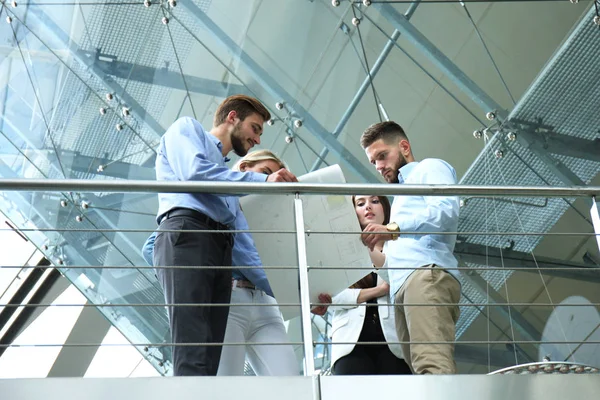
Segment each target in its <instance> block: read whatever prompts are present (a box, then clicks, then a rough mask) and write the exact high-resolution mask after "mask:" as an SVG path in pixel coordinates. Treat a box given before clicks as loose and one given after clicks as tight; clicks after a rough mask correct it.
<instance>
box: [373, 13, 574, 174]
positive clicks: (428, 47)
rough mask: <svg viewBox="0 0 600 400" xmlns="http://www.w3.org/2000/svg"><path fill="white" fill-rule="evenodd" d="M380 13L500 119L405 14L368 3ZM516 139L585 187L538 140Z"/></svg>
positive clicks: (522, 135) (524, 135)
mask: <svg viewBox="0 0 600 400" xmlns="http://www.w3.org/2000/svg"><path fill="white" fill-rule="evenodd" d="M372 7H373V8H375V9H377V10H378V11H379V12H380V13H381V15H382V16H384V17H385V18H386V19H387V20H388V21H389V22H390V23H391V24H392V25H393V26H394V28H396V29H397V30H398V31H400V32H401V33H402V34H403V35H404V37H405V38H406V39H408V40H409V41H410V42H411V43H412V44H413V45H414V46H415V47H416V48H417V49H419V50H420V51H421V52H422V53H423V54H424V55H425V56H427V57H428V58H429V59H430V61H432V62H433V63H434V64H435V65H436V66H437V67H438V68H439V69H440V70H441V71H442V72H444V74H445V75H446V76H447V77H448V78H450V79H451V80H452V81H453V82H454V83H455V84H456V85H457V86H458V87H459V88H460V90H461V91H463V92H464V93H465V94H467V95H468V96H469V98H470V99H471V100H472V101H474V102H475V103H476V104H477V105H478V106H479V107H480V108H481V109H482V110H483V111H484V112H486V113H488V112H494V113H495V114H496V118H497V119H498V120H500V121H504V120H505V119H506V118H507V117H508V113H507V112H506V110H504V109H503V108H502V107H501V106H500V105H499V104H498V103H496V102H495V101H494V100H493V99H492V98H491V97H490V96H488V94H487V93H485V92H484V91H483V90H482V89H481V88H480V87H479V86H477V84H476V83H475V82H473V81H472V80H471V79H470V78H469V77H468V76H467V75H466V74H465V73H464V72H463V71H462V70H461V69H460V68H458V67H457V66H456V64H454V63H453V62H452V61H451V60H450V59H449V58H448V57H446V56H445V55H444V54H443V53H442V52H441V51H440V50H439V49H438V48H437V47H436V46H435V45H434V44H433V43H431V42H430V41H429V39H427V38H426V37H425V35H423V34H422V33H421V32H420V31H419V30H417V29H416V28H415V27H414V26H413V25H412V24H411V23H410V22H409V21H408V20H407V19H406V17H405V16H403V15H402V14H400V13H399V12H398V11H397V10H396V9H395V8H394V7H393V6H392V5H391V4H388V3H375V4H373V5H372ZM517 141H518V142H519V143H520V144H521V145H523V146H524V147H526V148H528V149H529V150H530V151H531V152H532V153H533V154H535V155H536V156H537V157H538V158H539V159H540V160H541V161H542V162H544V164H546V166H547V167H548V168H549V169H550V171H552V173H554V174H555V175H556V176H557V177H558V178H559V179H560V180H561V181H563V182H564V183H565V184H567V185H570V186H573V185H574V186H585V182H583V181H582V180H581V179H579V177H577V175H575V174H574V173H573V171H571V170H570V169H569V168H567V167H566V166H565V165H564V164H563V163H561V162H560V161H558V160H556V159H555V158H554V157H552V156H550V155H549V154H548V152H547V151H546V149H544V147H543V145H542V144H541V143H540V141H539V140H538V139H537V138H536V137H534V136H533V135H531V133H530V132H527V131H526V130H524V131H520V132H519V134H517Z"/></svg>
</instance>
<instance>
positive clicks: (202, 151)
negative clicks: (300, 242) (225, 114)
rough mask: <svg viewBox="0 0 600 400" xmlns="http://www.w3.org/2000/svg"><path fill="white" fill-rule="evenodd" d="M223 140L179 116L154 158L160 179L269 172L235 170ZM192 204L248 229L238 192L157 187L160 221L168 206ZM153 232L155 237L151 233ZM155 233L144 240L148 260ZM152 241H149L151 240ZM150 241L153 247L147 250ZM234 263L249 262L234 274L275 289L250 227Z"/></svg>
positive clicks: (240, 237)
mask: <svg viewBox="0 0 600 400" xmlns="http://www.w3.org/2000/svg"><path fill="white" fill-rule="evenodd" d="M222 149H223V144H222V143H221V142H220V141H219V139H217V138H216V137H215V136H214V135H211V134H210V133H208V132H206V131H205V130H204V128H203V127H202V125H200V123H199V122H198V121H196V120H194V119H193V118H189V117H184V118H180V119H178V120H177V121H175V122H174V123H173V125H171V126H170V127H169V129H168V130H167V132H166V133H165V134H164V135H163V137H162V138H161V141H160V145H159V147H158V151H157V153H158V155H157V158H156V177H157V180H178V181H189V180H193V181H194V180H195V181H224V182H265V181H266V179H267V175H265V174H261V173H256V172H237V171H231V170H230V169H229V168H227V166H226V165H225V162H227V161H229V159H227V158H226V157H223V154H222ZM178 207H184V208H190V209H193V210H197V211H200V212H201V213H203V214H206V215H208V216H209V217H210V218H212V219H214V220H215V221H217V222H220V223H222V224H225V225H228V226H230V227H232V229H235V230H248V229H249V228H248V222H247V221H246V218H245V217H244V214H243V212H242V210H241V208H240V204H239V199H238V198H237V197H234V196H226V195H216V194H209V193H159V195H158V215H157V222H158V223H160V218H161V216H162V215H164V214H165V213H166V212H167V211H169V210H171V209H173V208H178ZM153 236H154V237H153ZM155 236H156V235H155V233H154V234H152V235H151V236H150V237H149V238H148V240H147V241H146V243H145V244H144V250H143V252H144V258H145V260H146V261H148V260H150V263H149V264H150V265H152V261H151V260H152V256H150V257H148V255H147V254H152V252H153V249H154V239H155ZM150 242H151V244H150ZM150 246H151V250H152V251H150V250H148V249H147V247H148V248H149V247H150ZM232 264H233V265H234V266H235V265H237V266H244V267H246V266H250V267H257V268H249V269H243V270H233V271H232V274H233V277H234V278H236V279H247V280H249V281H250V282H252V283H253V284H254V285H255V286H256V287H258V288H259V289H261V290H263V291H264V292H265V293H267V294H268V295H269V296H273V291H272V289H271V286H270V284H269V281H268V280H267V276H266V274H265V271H264V270H263V269H262V268H261V267H262V261H261V259H260V256H259V255H258V252H257V251H256V246H255V244H254V241H253V239H252V235H250V233H248V232H244V233H236V234H235V237H234V244H233V250H232Z"/></svg>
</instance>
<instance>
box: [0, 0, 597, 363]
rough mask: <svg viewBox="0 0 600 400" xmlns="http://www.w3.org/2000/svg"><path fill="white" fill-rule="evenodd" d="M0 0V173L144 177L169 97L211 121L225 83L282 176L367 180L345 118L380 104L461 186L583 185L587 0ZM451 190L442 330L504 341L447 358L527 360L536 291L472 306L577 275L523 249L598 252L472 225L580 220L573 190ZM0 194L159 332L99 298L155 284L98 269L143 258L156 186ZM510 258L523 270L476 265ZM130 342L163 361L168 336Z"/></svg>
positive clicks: (548, 226)
mask: <svg viewBox="0 0 600 400" xmlns="http://www.w3.org/2000/svg"><path fill="white" fill-rule="evenodd" d="M15 5H16V6H15ZM15 5H13V4H10V2H8V1H7V2H5V3H3V4H2V12H1V15H2V18H3V23H2V25H0V71H2V72H1V73H0V110H1V111H0V176H2V177H4V178H80V179H108V180H110V179H154V170H153V165H154V158H155V154H156V152H155V148H156V146H157V144H158V140H159V138H160V136H161V135H162V133H163V132H164V131H165V130H166V128H167V127H168V126H169V124H170V123H171V122H173V121H174V120H175V119H177V118H178V117H179V116H184V115H187V116H193V117H195V118H196V119H198V120H199V121H200V122H201V123H202V124H203V125H204V126H205V127H210V126H211V124H212V115H213V113H214V111H215V109H216V107H217V106H218V104H219V103H220V102H221V101H222V99H223V98H224V97H226V96H228V95H230V94H235V93H246V94H250V95H253V96H256V97H258V98H259V99H260V100H262V101H263V103H265V104H266V105H267V106H268V107H269V109H270V111H271V113H272V115H273V116H274V119H273V121H272V124H269V125H268V126H265V133H264V135H263V138H262V143H261V146H260V147H261V148H270V149H272V150H274V151H275V152H276V153H278V154H279V155H281V156H282V158H283V159H284V160H285V161H286V163H287V164H288V165H289V166H290V168H291V170H292V171H293V172H294V173H296V174H297V175H302V174H303V173H306V172H308V171H310V170H312V169H315V168H318V167H320V166H323V165H330V164H335V163H339V164H340V165H341V166H342V168H343V170H344V173H345V175H346V177H347V180H348V181H349V182H379V181H380V178H379V177H378V176H377V174H376V173H375V171H374V169H373V168H372V166H371V165H369V163H368V161H367V159H366V157H365V155H364V152H363V150H362V149H361V148H360V145H359V137H360V134H361V132H362V131H363V130H364V129H365V128H366V127H367V126H368V125H370V124H371V123H374V122H378V121H381V120H384V119H387V118H389V119H392V120H395V121H397V122H398V123H400V124H401V125H402V126H403V127H404V128H405V130H406V132H407V134H408V136H409V138H410V141H411V144H412V147H413V151H414V153H415V155H416V157H417V158H426V157H437V158H443V159H445V160H447V161H448V162H450V163H451V164H452V165H453V166H454V167H455V168H456V170H457V173H458V176H459V177H460V178H461V183H465V184H485V185H554V186H556V185H569V186H570V185H582V184H590V182H595V183H596V184H597V183H598V176H597V175H598V171H599V169H600V168H599V163H600V159H599V156H598V154H600V151H599V148H598V129H599V128H600V126H599V125H600V121H599V118H600V116H599V115H600V114H598V112H597V110H598V109H599V104H598V103H599V102H598V98H600V96H598V95H599V94H600V70H599V68H600V67H599V66H598V65H597V63H596V62H594V59H595V56H596V55H597V54H599V51H600V30H599V28H598V26H597V25H595V24H594V17H595V16H597V11H596V10H597V8H596V6H597V3H594V2H593V1H580V2H579V3H576V4H573V3H571V2H569V1H567V0H564V1H563V0H561V1H551V0H549V1H529V2H517V1H495V2H492V1H488V2H479V1H465V2H464V3H460V2H454V1H426V0H423V1H421V2H417V1H415V2H410V1H407V2H396V1H389V2H384V1H373V2H372V4H371V5H370V6H365V5H363V3H362V2H361V1H341V2H340V4H339V5H338V6H334V5H333V4H332V3H331V2H330V1H325V0H321V1H319V0H286V1H281V0H256V1H249V0H244V1H242V0H225V1H219V2H213V1H210V0H195V1H191V0H182V1H178V2H174V1H171V2H167V1H161V2H159V1H156V0H153V1H152V2H148V1H146V2H144V1H134V2H105V1H81V2H75V3H63V2H58V1H41V0H40V1H37V2H33V1H28V2H23V3H20V2H18V4H17V3H15ZM557 161H560V163H557ZM594 180H595V181H594ZM462 203H463V205H464V206H463V207H462V210H461V222H460V229H459V230H460V231H461V232H480V233H479V234H465V235H463V236H462V237H461V238H460V240H459V244H458V246H457V256H458V257H459V259H460V260H461V265H462V266H465V267H472V268H473V271H472V272H471V273H470V274H465V276H464V279H463V298H462V302H463V303H464V307H463V308H462V315H461V320H460V321H459V325H458V337H459V340H465V341H467V340H471V341H485V340H500V341H509V342H513V343H512V344H510V345H504V344H501V345H493V346H492V345H490V346H488V345H467V344H465V345H461V346H460V347H459V348H458V349H457V357H458V359H459V361H460V370H461V372H484V371H486V370H489V369H492V368H493V367H502V366H506V365H508V364H510V363H514V362H513V360H514V361H515V362H518V361H525V360H526V361H530V360H536V361H537V358H538V354H537V348H538V346H536V345H531V344H524V345H519V344H515V343H514V342H515V341H519V340H529V341H535V340H538V341H539V340H540V338H541V335H542V334H541V332H542V331H543V329H544V324H545V323H546V322H547V320H548V318H549V312H550V311H551V310H552V307H546V308H544V307H517V306H515V307H505V306H503V307H494V309H493V310H492V311H491V312H490V310H489V309H487V308H485V307H482V306H474V305H473V303H474V304H482V303H487V302H496V303H504V302H511V301H515V299H516V298H519V299H521V300H522V302H529V303H532V302H541V303H544V302H548V299H550V303H553V304H555V303H559V302H560V301H562V300H563V299H564V298H566V297H568V296H570V295H573V294H577V293H579V292H580V290H583V289H581V285H582V283H581V280H588V281H589V280H590V279H591V280H592V281H593V279H598V275H597V274H596V275H594V273H593V272H592V273H591V274H587V275H586V273H587V272H586V271H578V272H573V271H575V270H573V271H567V273H565V272H564V271H560V270H559V269H556V271H550V270H548V271H544V274H543V277H542V276H541V275H539V274H538V275H536V273H538V271H539V269H538V268H539V267H548V268H550V267H551V266H568V265H570V266H575V267H582V266H586V265H592V264H594V263H597V260H598V256H597V254H598V249H597V247H595V246H594V241H593V240H592V238H591V237H590V236H589V235H588V236H579V237H574V236H569V237H564V236H563V237H558V236H542V235H539V236H525V235H518V234H515V235H513V236H506V235H503V236H498V235H493V233H498V232H516V233H527V232H541V233H545V232H549V231H550V232H552V231H553V230H556V232H566V231H568V232H586V233H589V232H593V230H592V227H591V224H590V222H589V207H588V206H587V204H586V203H585V202H584V201H583V200H577V201H575V199H548V200H543V199H496V200H493V199H467V198H464V199H463V202H462ZM0 208H1V210H2V211H3V212H4V213H5V214H6V215H8V216H9V218H10V219H11V221H12V223H13V224H14V225H15V226H17V227H18V228H21V230H22V232H23V234H25V235H27V237H28V238H29V240H30V241H31V242H33V243H34V244H35V245H36V246H37V247H38V248H39V249H40V250H41V251H42V252H43V253H44V254H45V256H46V257H47V258H48V259H49V260H50V261H51V262H52V263H54V265H56V266H57V267H58V268H60V270H61V272H62V273H63V274H64V275H65V276H66V277H67V278H68V279H69V280H70V281H71V282H73V283H74V284H75V285H76V286H77V287H78V288H79V289H80V290H81V291H82V293H84V295H85V296H86V297H87V298H88V299H89V301H91V302H93V303H96V304H99V305H101V307H99V310H100V311H101V312H102V313H103V314H104V315H105V316H106V317H107V318H108V320H109V321H110V322H111V323H113V324H114V325H115V326H116V327H117V328H118V329H119V330H120V331H121V332H123V333H124V334H125V336H126V337H127V338H128V339H129V340H130V341H131V342H132V343H148V342H151V343H161V342H164V341H168V339H167V320H166V314H165V312H164V308H162V307H159V306H155V307H120V306H118V307H111V306H110V305H111V304H117V305H119V304H132V303H133V304H140V303H142V304H157V303H161V302H162V301H163V297H162V293H161V291H160V288H159V285H158V283H157V282H156V278H155V277H154V274H153V272H152V271H151V270H149V269H142V268H137V269H136V268H122V269H121V268H119V269H115V268H111V269H108V268H104V269H101V268H97V267H98V266H109V267H114V266H127V267H134V266H138V267H139V266H143V265H144V261H143V259H142V257H141V253H140V248H141V245H142V243H143V242H144V240H145V238H146V237H147V236H148V234H149V233H148V232H149V231H151V230H153V229H154V228H155V222H154V215H155V212H156V208H157V202H156V196H155V195H151V194H147V195H140V194H109V193H76V192H73V193H50V192H48V193H42V192H36V193H33V192H32V193H27V192H20V193H2V195H1V196H0ZM558 227H560V228H558ZM485 233H489V234H485ZM534 254H535V258H534V257H533V255H534ZM584 256H585V257H584ZM584 259H585V260H587V262H588V264H583V260H584ZM595 260H596V261H595ZM524 265H528V266H531V271H532V272H535V273H531V272H527V271H524V272H517V273H513V274H511V273H510V271H509V270H506V271H504V270H501V269H490V270H487V271H486V270H483V271H481V270H479V269H480V268H483V267H488V266H495V267H515V266H516V267H522V266H524ZM78 267H79V268H78ZM561 274H562V275H561ZM0 289H1V288H0ZM594 296H596V297H597V294H596V295H594V294H593V293H591V292H590V293H588V299H590V300H591V301H592V302H598V300H600V299H597V298H594ZM469 303H471V305H469ZM542 309H543V311H542ZM488 315H489V318H488ZM324 326H326V324H325V325H324ZM139 350H140V351H141V352H142V353H143V354H145V355H146V356H147V359H148V360H149V361H150V362H151V363H153V365H155V366H156V367H157V369H158V370H159V371H160V372H161V373H168V366H169V363H168V359H169V358H170V354H169V351H168V349H167V348H164V347H150V348H149V349H148V350H145V349H144V347H143V346H140V347H139ZM513 354H514V355H515V357H513ZM488 355H489V356H488ZM515 358H516V359H515Z"/></svg>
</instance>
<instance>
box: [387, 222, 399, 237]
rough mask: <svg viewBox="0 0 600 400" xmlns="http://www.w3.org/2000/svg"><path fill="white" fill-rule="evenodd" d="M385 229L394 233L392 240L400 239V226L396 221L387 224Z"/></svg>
mask: <svg viewBox="0 0 600 400" xmlns="http://www.w3.org/2000/svg"><path fill="white" fill-rule="evenodd" d="M385 229H387V231H388V232H390V233H391V234H392V240H396V239H398V236H400V227H399V226H398V224H397V223H395V222H390V223H389V224H387V225H386V226H385Z"/></svg>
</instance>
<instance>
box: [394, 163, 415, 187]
mask: <svg viewBox="0 0 600 400" xmlns="http://www.w3.org/2000/svg"><path fill="white" fill-rule="evenodd" d="M418 164H419V162H418V161H413V162H410V163H408V164H406V165H405V166H403V167H400V169H399V170H398V183H404V181H405V180H406V179H407V178H408V176H409V175H410V173H411V172H412V170H413V169H414V168H415V167H416V166H417V165H418Z"/></svg>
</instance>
